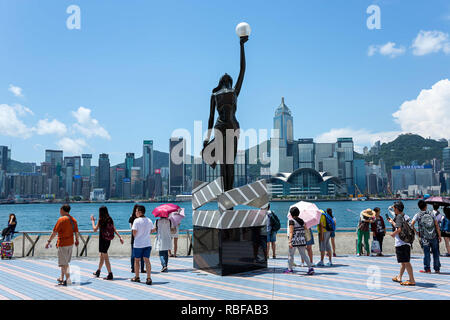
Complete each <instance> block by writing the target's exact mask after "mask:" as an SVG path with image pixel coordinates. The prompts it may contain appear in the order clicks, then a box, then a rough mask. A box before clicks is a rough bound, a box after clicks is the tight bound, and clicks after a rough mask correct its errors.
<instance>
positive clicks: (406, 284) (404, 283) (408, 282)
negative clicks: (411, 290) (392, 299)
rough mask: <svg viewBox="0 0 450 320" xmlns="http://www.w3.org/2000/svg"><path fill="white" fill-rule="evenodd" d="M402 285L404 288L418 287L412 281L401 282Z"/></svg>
mask: <svg viewBox="0 0 450 320" xmlns="http://www.w3.org/2000/svg"><path fill="white" fill-rule="evenodd" d="M400 284H401V285H402V286H415V285H416V283H415V282H411V281H409V280H408V281H404V282H400Z"/></svg>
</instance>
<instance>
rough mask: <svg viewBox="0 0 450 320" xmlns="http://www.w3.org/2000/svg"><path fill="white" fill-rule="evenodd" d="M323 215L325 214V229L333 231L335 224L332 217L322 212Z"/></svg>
mask: <svg viewBox="0 0 450 320" xmlns="http://www.w3.org/2000/svg"><path fill="white" fill-rule="evenodd" d="M323 215H324V216H325V220H326V224H325V230H327V231H335V230H336V225H335V223H334V220H333V218H331V217H330V216H329V215H328V213H325V212H324V213H323Z"/></svg>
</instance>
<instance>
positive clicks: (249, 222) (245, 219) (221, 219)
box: [192, 210, 267, 229]
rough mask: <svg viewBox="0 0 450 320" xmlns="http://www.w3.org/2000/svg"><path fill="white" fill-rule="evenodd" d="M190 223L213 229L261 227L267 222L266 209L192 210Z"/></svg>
mask: <svg viewBox="0 0 450 320" xmlns="http://www.w3.org/2000/svg"><path fill="white" fill-rule="evenodd" d="M192 224H193V225H194V226H197V227H206V228H214V229H236V228H248V227H261V226H266V224H267V210H226V211H225V212H220V211H218V210H194V212H193V213H192Z"/></svg>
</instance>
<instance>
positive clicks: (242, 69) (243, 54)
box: [234, 36, 248, 96]
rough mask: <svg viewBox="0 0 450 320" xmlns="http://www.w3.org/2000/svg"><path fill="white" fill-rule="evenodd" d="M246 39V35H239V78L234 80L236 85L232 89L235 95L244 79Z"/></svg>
mask: <svg viewBox="0 0 450 320" xmlns="http://www.w3.org/2000/svg"><path fill="white" fill-rule="evenodd" d="M247 41H248V36H245V37H241V41H240V43H241V71H240V72H239V78H238V80H237V82H236V86H235V87H234V91H235V92H236V96H239V93H240V92H241V87H242V82H243V81H244V74H245V48H244V43H246V42H247Z"/></svg>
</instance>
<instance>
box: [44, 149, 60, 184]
mask: <svg viewBox="0 0 450 320" xmlns="http://www.w3.org/2000/svg"><path fill="white" fill-rule="evenodd" d="M45 162H48V163H51V164H52V165H53V166H54V167H55V174H56V175H57V176H58V177H61V171H62V166H63V151H62V150H45Z"/></svg>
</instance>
